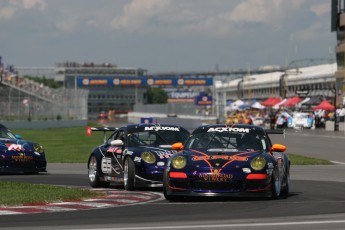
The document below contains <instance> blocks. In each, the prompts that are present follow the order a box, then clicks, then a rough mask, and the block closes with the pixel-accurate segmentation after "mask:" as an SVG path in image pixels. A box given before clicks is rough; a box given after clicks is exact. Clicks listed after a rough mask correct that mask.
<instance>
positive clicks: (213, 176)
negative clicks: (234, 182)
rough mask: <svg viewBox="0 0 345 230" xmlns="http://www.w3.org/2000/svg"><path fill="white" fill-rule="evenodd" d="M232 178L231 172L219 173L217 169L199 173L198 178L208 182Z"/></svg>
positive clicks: (224, 180)
mask: <svg viewBox="0 0 345 230" xmlns="http://www.w3.org/2000/svg"><path fill="white" fill-rule="evenodd" d="M232 178H233V175H232V174H228V173H224V174H223V173H219V171H218V170H217V169H215V170H214V171H213V173H200V174H199V179H201V180H203V181H208V182H226V181H229V180H231V179H232Z"/></svg>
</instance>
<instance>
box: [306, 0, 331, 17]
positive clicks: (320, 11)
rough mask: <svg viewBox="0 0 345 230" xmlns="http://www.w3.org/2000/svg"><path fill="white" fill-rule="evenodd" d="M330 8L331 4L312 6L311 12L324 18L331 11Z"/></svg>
mask: <svg viewBox="0 0 345 230" xmlns="http://www.w3.org/2000/svg"><path fill="white" fill-rule="evenodd" d="M330 7H331V4H330V3H324V4H318V5H312V6H311V7H310V10H311V11H312V12H313V13H315V14H316V15H317V16H322V15H324V14H327V13H329V12H330V11H331V9H330Z"/></svg>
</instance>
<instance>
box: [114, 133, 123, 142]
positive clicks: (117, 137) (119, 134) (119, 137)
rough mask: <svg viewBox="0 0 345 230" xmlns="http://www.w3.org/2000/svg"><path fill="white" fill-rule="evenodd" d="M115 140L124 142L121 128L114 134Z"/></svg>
mask: <svg viewBox="0 0 345 230" xmlns="http://www.w3.org/2000/svg"><path fill="white" fill-rule="evenodd" d="M115 140H121V141H123V142H125V132H124V131H123V130H120V131H119V132H118V135H116V139H115Z"/></svg>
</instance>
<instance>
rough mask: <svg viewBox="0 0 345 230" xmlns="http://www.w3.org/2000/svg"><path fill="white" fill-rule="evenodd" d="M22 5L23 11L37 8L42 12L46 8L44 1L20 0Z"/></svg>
mask: <svg viewBox="0 0 345 230" xmlns="http://www.w3.org/2000/svg"><path fill="white" fill-rule="evenodd" d="M22 3H23V7H24V8H25V9H33V8H35V7H38V9H39V10H41V11H43V10H45V8H46V7H47V3H46V2H45V0H22Z"/></svg>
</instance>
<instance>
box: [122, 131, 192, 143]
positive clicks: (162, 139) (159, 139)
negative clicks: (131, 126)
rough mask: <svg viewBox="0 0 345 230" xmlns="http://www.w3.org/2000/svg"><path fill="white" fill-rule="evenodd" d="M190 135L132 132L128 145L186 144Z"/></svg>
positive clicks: (163, 132) (174, 132)
mask: <svg viewBox="0 0 345 230" xmlns="http://www.w3.org/2000/svg"><path fill="white" fill-rule="evenodd" d="M187 137H188V133H185V132H176V131H167V130H164V131H155V130H152V131H151V130H150V131H139V132H131V133H129V135H128V145H129V146H130V147H139V146H152V147H158V146H160V145H172V144H174V143H176V142H184V141H185V140H186V139H187Z"/></svg>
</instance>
